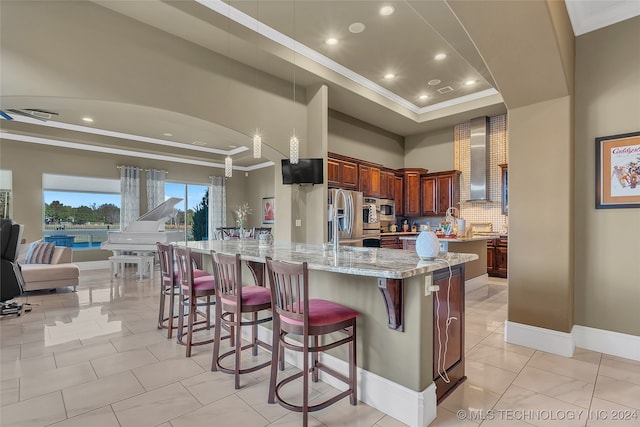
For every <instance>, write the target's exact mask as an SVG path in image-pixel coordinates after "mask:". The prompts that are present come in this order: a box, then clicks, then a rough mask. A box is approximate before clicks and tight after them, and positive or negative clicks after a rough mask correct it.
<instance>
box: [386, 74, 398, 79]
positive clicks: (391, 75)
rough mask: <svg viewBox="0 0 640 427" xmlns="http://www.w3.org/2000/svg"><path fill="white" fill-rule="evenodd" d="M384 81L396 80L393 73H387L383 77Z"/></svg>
mask: <svg viewBox="0 0 640 427" xmlns="http://www.w3.org/2000/svg"><path fill="white" fill-rule="evenodd" d="M384 78H385V80H392V79H395V78H396V75H395V74H393V73H387V74H385V75H384Z"/></svg>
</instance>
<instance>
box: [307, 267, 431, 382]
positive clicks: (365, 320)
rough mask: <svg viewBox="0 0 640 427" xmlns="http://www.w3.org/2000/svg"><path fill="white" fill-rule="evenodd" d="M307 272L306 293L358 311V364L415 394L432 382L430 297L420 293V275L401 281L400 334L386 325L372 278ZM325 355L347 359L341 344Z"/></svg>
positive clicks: (422, 278) (422, 282)
mask: <svg viewBox="0 0 640 427" xmlns="http://www.w3.org/2000/svg"><path fill="white" fill-rule="evenodd" d="M431 274H432V273H428V275H431ZM309 276H310V282H311V283H310V284H311V288H310V291H309V292H310V294H311V297H316V298H324V299H328V300H331V301H336V302H339V303H341V304H344V305H346V306H349V307H351V308H353V309H355V310H358V311H359V312H360V316H359V317H358V321H357V328H358V332H357V338H358V343H357V345H358V347H357V351H358V355H357V356H358V366H359V367H361V368H362V369H364V370H366V371H369V372H372V373H374V374H376V375H379V376H381V377H383V378H386V379H388V380H390V381H392V382H395V383H397V384H400V385H402V386H404V387H407V388H409V389H411V390H414V391H418V392H422V391H423V390H424V389H426V388H427V387H428V386H429V385H431V384H432V383H433V376H432V372H433V359H432V355H433V299H432V297H431V296H425V285H424V283H425V275H420V276H415V277H411V278H408V279H404V331H403V332H399V331H395V330H392V329H389V327H388V316H387V310H386V307H385V304H384V301H383V298H382V295H381V293H380V291H379V289H378V279H377V278H375V277H362V276H353V275H348V274H339V273H330V272H325V271H314V270H312V271H309ZM336 336H337V335H336ZM329 353H331V354H332V355H333V356H335V357H338V358H339V359H341V360H346V359H347V349H346V348H337V349H334V350H332V351H330V352H329Z"/></svg>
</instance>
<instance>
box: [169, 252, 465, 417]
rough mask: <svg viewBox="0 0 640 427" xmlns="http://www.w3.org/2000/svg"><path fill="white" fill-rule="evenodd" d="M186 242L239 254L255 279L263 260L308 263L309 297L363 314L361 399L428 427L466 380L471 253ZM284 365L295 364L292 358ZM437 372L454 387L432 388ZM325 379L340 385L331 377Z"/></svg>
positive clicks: (339, 357) (338, 363) (328, 358)
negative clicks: (430, 255)
mask: <svg viewBox="0 0 640 427" xmlns="http://www.w3.org/2000/svg"><path fill="white" fill-rule="evenodd" d="M185 245H186V246H188V247H190V248H192V250H194V251H196V252H200V253H205V254H207V253H209V252H210V251H211V250H214V251H217V252H221V253H227V254H235V253H239V254H240V255H241V259H242V260H244V261H247V262H249V263H250V264H251V265H253V268H254V270H257V272H258V274H257V275H256V277H257V278H258V279H259V280H260V277H264V276H263V275H262V274H261V273H260V267H261V266H262V265H263V263H264V259H265V256H270V257H272V258H274V259H277V260H281V261H289V262H297V263H299V262H307V263H308V267H309V277H310V294H311V295H310V296H311V297H318V298H325V299H329V300H333V301H337V302H340V303H341V304H345V305H347V306H349V307H351V308H353V309H356V310H358V311H359V312H360V316H359V317H358V321H357V330H358V332H357V338H358V341H357V350H358V359H357V364H358V381H359V399H360V400H361V401H363V402H365V403H367V404H368V405H371V406H373V407H375V408H377V409H379V410H381V411H382V412H384V413H386V414H389V415H391V416H392V417H394V418H396V419H398V420H400V421H402V422H404V423H406V424H408V425H411V426H426V425H428V424H429V423H430V422H431V421H432V420H433V419H435V416H436V401H437V399H442V398H443V396H444V395H445V394H446V393H447V392H449V391H451V390H452V389H453V387H454V386H455V384H459V383H460V382H461V381H463V380H464V378H465V377H464V290H463V285H464V280H463V277H464V263H467V262H470V261H473V260H475V259H477V256H476V255H473V254H458V253H448V254H446V255H444V256H442V257H439V258H437V259H436V260H434V261H422V260H420V259H419V258H418V256H417V255H416V254H415V252H413V253H408V252H407V251H403V250H397V249H383V248H355V247H342V248H340V251H338V253H334V252H333V251H332V250H327V249H326V248H325V247H324V246H323V245H310V244H297V243H289V242H274V243H273V244H272V245H271V246H266V247H261V246H260V245H259V242H258V241H257V240H215V241H201V242H187V243H185V242H181V243H178V246H185ZM450 272H451V280H450V279H449V277H450ZM432 284H436V285H439V286H440V287H441V292H438V294H436V296H437V300H438V304H437V305H438V307H439V308H440V310H439V311H438V312H437V313H436V312H434V301H436V299H434V298H433V295H434V294H432V293H431V292H430V291H428V287H429V286H431V285H432ZM449 286H450V287H451V289H450V291H451V292H450V301H451V304H452V308H451V311H450V316H452V317H456V319H455V320H453V321H451V322H449V323H450V326H449V331H448V332H449V348H448V352H447V354H443V348H442V346H438V344H437V342H438V339H437V338H436V339H435V342H436V344H435V345H434V329H437V326H438V325H439V329H440V331H441V335H442V334H444V329H445V328H447V326H446V323H447V322H446V320H447V319H446V312H447V310H446V296H447V292H444V291H447V290H449V289H448V287H449ZM440 296H442V298H440ZM443 301H444V302H445V303H443ZM261 334H262V337H261V338H263V339H264V340H265V341H269V340H270V339H271V335H270V331H268V330H266V329H263V330H262V331H261ZM442 338H443V337H442V336H441V339H440V341H441V342H444V340H443V339H442ZM434 355H435V357H434ZM439 355H440V356H441V357H438V356H439ZM287 356H289V354H288V353H287ZM287 360H288V361H289V362H291V363H294V364H296V365H299V363H297V361H296V360H289V359H287ZM345 360H346V349H339V348H338V349H334V351H331V352H329V354H326V355H323V363H326V364H328V365H329V366H332V367H333V368H334V369H337V370H339V371H341V372H346V362H344V361H345ZM434 360H440V362H441V366H440V367H436V366H434ZM440 370H446V372H447V374H448V376H449V377H450V378H451V379H452V381H451V384H445V383H440V382H438V381H436V383H434V378H439V375H438V371H440ZM322 379H323V380H325V381H327V382H329V383H330V384H332V385H336V386H338V385H337V384H335V383H333V382H331V379H330V377H326V378H322ZM436 384H437V389H436Z"/></svg>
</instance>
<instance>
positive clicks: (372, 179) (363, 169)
mask: <svg viewBox="0 0 640 427" xmlns="http://www.w3.org/2000/svg"><path fill="white" fill-rule="evenodd" d="M358 170H359V179H358V181H359V183H360V185H359V187H358V190H359V191H362V193H363V194H364V195H365V196H366V197H380V168H379V167H375V166H369V165H364V164H360V165H359V166H358Z"/></svg>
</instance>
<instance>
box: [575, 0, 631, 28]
mask: <svg viewBox="0 0 640 427" xmlns="http://www.w3.org/2000/svg"><path fill="white" fill-rule="evenodd" d="M565 4H566V5H567V12H569V18H570V19H571V26H572V27H573V33H574V34H575V35H576V36H580V35H582V34H585V33H589V32H591V31H595V30H597V29H600V28H603V27H606V26H608V25H613V24H615V23H617V22H621V21H624V20H626V19H629V18H633V17H634V16H638V15H640V1H638V0H565Z"/></svg>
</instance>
